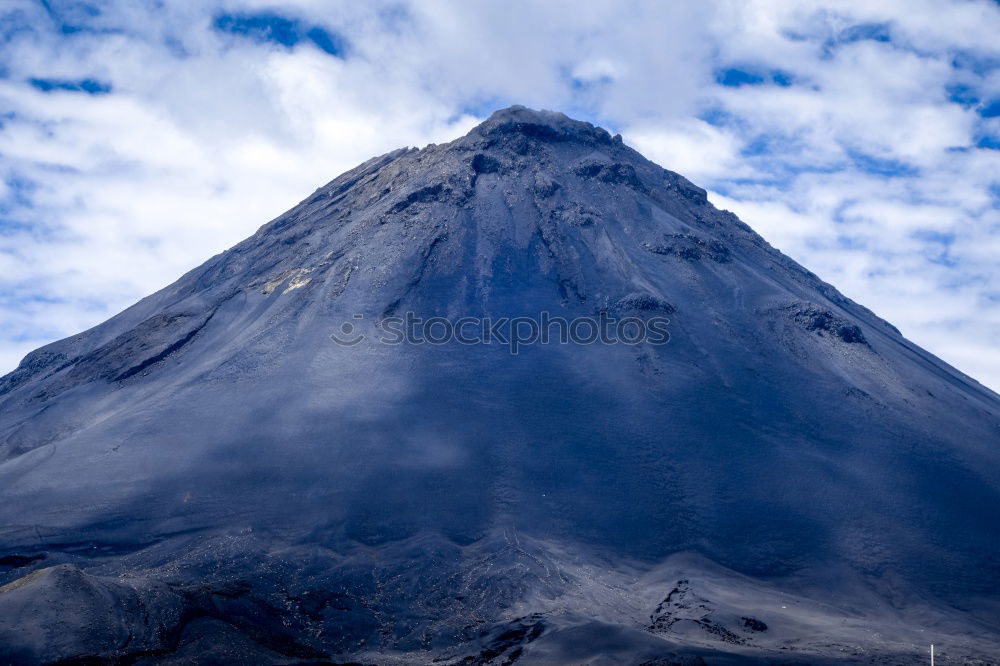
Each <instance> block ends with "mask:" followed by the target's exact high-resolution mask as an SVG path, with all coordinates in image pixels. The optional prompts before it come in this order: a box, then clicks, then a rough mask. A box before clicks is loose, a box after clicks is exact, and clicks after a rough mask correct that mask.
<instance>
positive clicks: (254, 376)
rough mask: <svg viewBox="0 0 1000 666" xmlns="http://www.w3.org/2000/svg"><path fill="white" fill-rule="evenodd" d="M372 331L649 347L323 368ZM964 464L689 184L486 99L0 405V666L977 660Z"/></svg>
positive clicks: (964, 428)
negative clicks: (427, 329)
mask: <svg viewBox="0 0 1000 666" xmlns="http://www.w3.org/2000/svg"><path fill="white" fill-rule="evenodd" d="M406 311H411V312H414V313H417V314H419V315H421V316H423V317H429V316H436V315H440V316H447V317H452V318H457V317H461V316H492V317H501V316H517V315H527V316H536V315H538V314H539V313H540V312H542V311H548V312H551V313H553V314H560V315H563V316H566V317H572V316H577V315H594V314H595V313H598V312H601V311H607V312H613V313H616V314H635V315H637V316H650V315H653V314H665V315H667V316H669V318H670V320H671V324H670V332H671V341H670V343H669V344H666V345H662V346H653V345H638V346H629V345H611V346H605V345H591V346H579V345H568V346H561V345H547V346H541V345H539V346H532V347H528V348H525V349H523V350H522V352H521V353H520V354H518V355H516V356H514V355H511V354H510V353H508V351H507V349H506V348H504V347H503V346H502V345H477V346H462V345H448V346H444V347H434V346H426V345H424V346H417V345H399V346H390V345H384V344H380V343H378V342H376V341H374V340H373V339H372V338H371V337H369V338H368V339H366V340H365V341H364V342H362V343H361V344H359V345H357V346H354V347H340V346H337V345H335V344H333V343H332V342H331V341H330V338H329V336H330V334H331V333H333V332H334V331H335V330H336V328H337V327H338V326H339V325H340V324H341V323H342V322H344V321H352V322H360V326H361V327H362V330H365V331H368V332H370V327H371V324H372V323H373V322H374V321H376V320H377V319H378V318H380V317H381V316H384V315H385V314H387V313H397V314H399V313H403V312H406ZM355 314H361V315H364V319H363V320H357V319H354V318H353V315H355ZM998 445H1000V398H998V396H997V395H996V394H994V393H992V392H991V391H989V390H988V389H985V388H984V387H982V386H980V385H979V384H978V383H976V382H975V381H973V380H972V379H970V378H968V377H966V376H964V375H962V374H961V373H959V372H958V371H956V370H955V369H953V368H951V367H949V366H948V365H946V364H945V363H943V362H941V361H940V360H938V359H936V358H935V357H933V356H932V355H930V354H928V353H927V352H926V351H924V350H922V349H920V348H919V347H917V346H915V345H913V344H912V343H910V342H909V341H907V340H905V339H904V338H903V337H902V336H901V335H900V334H899V332H898V331H897V330H896V329H895V328H893V327H892V326H891V325H890V324H888V323H887V322H885V321H883V320H881V319H879V318H878V317H876V316H875V315H874V314H873V313H871V312H870V311H868V310H867V309H865V308H864V307H862V306H860V305H858V304H856V303H854V302H852V301H850V300H849V299H847V298H845V297H844V296H842V295H841V294H840V293H839V292H837V290H836V289H834V288H833V287H831V286H830V285H828V284H825V283H824V282H822V281H821V280H819V279H818V278H817V277H816V276H815V275H813V274H812V273H810V272H809V271H807V270H805V269H804V268H802V267H801V266H799V265H798V264H796V263H795V262H794V261H792V260H790V259H789V258H787V257H785V256H784V255H782V254H781V253H780V252H778V251H777V250H775V249H774V248H772V247H771V246H769V245H768V244H767V243H766V242H765V241H764V240H763V239H762V238H761V237H760V236H758V235H757V234H755V233H754V232H753V231H752V230H751V229H750V228H749V227H748V226H746V225H745V224H744V223H742V222H741V221H740V220H738V219H737V218H736V217H735V216H733V215H732V214H731V213H728V212H725V211H719V210H717V209H716V208H714V207H713V206H712V205H711V204H709V203H708V201H707V199H706V195H705V192H704V190H702V189H700V188H698V187H696V186H695V185H693V184H691V183H690V182H689V181H687V180H686V179H684V178H683V177H681V176H679V175H677V174H675V173H672V172H670V171H666V170H664V169H662V168H661V167H659V166H657V165H655V164H653V163H651V162H649V161H647V160H646V159H644V158H643V157H642V156H641V155H639V154H638V153H636V152H635V151H634V150H632V149H630V148H629V147H627V146H625V145H624V144H623V143H622V142H621V141H620V140H618V138H617V137H615V138H612V137H611V136H610V135H609V134H608V133H607V132H605V131H604V130H602V129H599V128H595V127H593V126H591V125H589V124H587V123H581V122H576V121H573V120H570V119H568V118H566V117H565V116H563V115H561V114H555V113H550V112H536V111H531V110H528V109H524V108H521V107H514V108H511V109H508V110H505V111H501V112H498V113H496V114H494V115H493V116H492V117H491V118H490V119H489V120H488V121H486V122H485V123H483V124H482V125H480V126H479V127H477V128H476V129H475V130H473V131H472V132H471V133H470V134H469V135H467V136H465V137H463V138H461V139H458V140H456V141H454V142H452V143H450V144H446V145H440V146H429V147H427V148H424V149H422V150H416V149H410V150H398V151H395V152H392V153H389V154H387V155H384V156H381V157H378V158H375V159H373V160H370V161H368V162H366V163H365V164H362V165H361V166H359V167H357V168H356V169H354V170H352V171H349V172H348V173H345V174H343V175H342V176H340V177H339V178H337V179H336V180H334V181H333V182H331V183H330V184H328V185H326V186H324V187H322V188H320V189H319V190H317V191H316V193H315V194H314V195H312V196H311V197H310V198H308V199H307V200H306V201H304V202H302V203H301V204H299V205H298V206H296V207H295V208H293V209H292V210H290V211H289V212H288V213H286V214H284V215H282V216H281V217H279V218H278V219H276V220H274V221H273V222H271V223H269V224H267V225H265V226H264V227H262V228H261V229H260V230H259V231H258V232H257V233H256V234H255V235H254V236H253V237H251V238H249V239H247V240H246V241H244V242H242V243H240V244H239V245H237V246H236V247H234V248H233V249H231V250H229V251H227V252H225V253H223V254H221V255H218V256H217V257H214V258H213V259H211V260H210V261H208V262H207V263H206V264H204V265H203V266H201V267H200V268H198V269H195V270H194V271H192V272H190V273H188V274H187V275H185V276H184V277H182V278H181V279H180V280H179V281H178V282H176V283H175V284H173V285H171V286H170V287H167V288H166V289H164V290H162V291H160V292H158V293H157V294H154V295H152V296H150V297H148V298H146V299H144V300H143V301H141V302H139V303H138V304H136V305H135V306H133V307H131V308H129V309H128V310H126V311H125V312H123V313H121V314H120V315H118V316H116V317H114V318H112V319H110V320H109V321H107V322H106V323H104V324H101V325H100V326H97V327H96V328H94V329H91V330H89V331H86V332H84V333H81V334H79V335H77V336H74V337H72V338H68V339H66V340H63V341H60V342H57V343H54V344H52V345H48V346H47V347H44V348H42V349H40V350H38V351H36V352H33V353H32V354H30V355H29V356H28V357H26V358H25V360H24V361H23V362H22V363H21V365H20V366H19V367H18V368H17V369H16V370H15V371H14V372H13V373H11V374H9V375H7V376H6V377H4V378H2V379H0V500H2V501H0V583H6V586H4V587H2V588H0V655H3V656H4V657H6V658H7V660H8V661H10V662H11V663H38V662H56V661H59V660H72V659H76V660H82V659H96V660H98V663H101V660H104V661H105V662H107V663H118V662H121V663H196V662H203V663H204V662H209V661H213V660H215V661H217V662H222V663H251V662H252V663H298V662H316V661H323V660H331V661H335V662H336V661H352V660H353V661H360V662H364V663H379V664H382V663H429V662H430V661H431V660H433V659H437V660H439V662H438V663H445V664H452V663H454V664H457V663H466V664H472V663H478V664H501V663H514V662H515V661H516V662H517V663H524V664H544V663H602V664H604V663H608V664H613V663H621V664H633V663H635V664H639V663H647V664H668V663H702V661H704V662H705V663H709V664H716V663H718V664H724V663H742V662H744V661H754V660H757V661H761V662H762V663H767V662H768V661H769V660H778V659H780V660H782V663H852V662H857V663H869V662H879V663H882V662H880V661H879V660H884V659H893V658H898V659H904V658H905V659H909V658H915V657H914V655H917V654H921V651H922V650H923V649H924V648H925V647H926V644H928V643H931V642H935V643H938V644H941V645H942V650H944V653H945V655H946V656H950V657H951V658H953V659H954V660H955V663H962V662H961V660H962V659H965V660H967V661H966V663H995V662H991V661H990V660H991V657H990V655H995V654H1000V594H998V592H997V590H1000V559H998V557H997V552H998V546H1000V538H998V537H997V534H1000V516H998V514H997V512H996V510H995V507H996V506H997V505H998V504H1000V446H998ZM977 659H978V660H979V661H976V660H977ZM699 660H702V661H699ZM0 662H2V660H0Z"/></svg>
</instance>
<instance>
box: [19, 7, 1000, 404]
mask: <svg viewBox="0 0 1000 666" xmlns="http://www.w3.org/2000/svg"><path fill="white" fill-rule="evenodd" d="M514 103H520V104H525V105H528V106H532V107H540V108H550V109H557V110H561V111H564V112H566V113H568V114H569V115H571V116H574V117H577V118H582V119H586V120H590V121H592V122H594V123H597V124H600V125H602V126H604V127H606V128H608V129H609V130H611V131H613V132H621V133H622V134H623V135H624V137H625V141H626V142H627V143H629V144H631V145H632V146H634V147H636V148H637V149H639V150H640V151H642V152H643V153H645V154H646V155H647V156H648V157H650V158H651V159H653V160H654V161H656V162H658V163H659V164H661V165H663V166H665V167H667V168H668V169H672V170H674V171H678V172H680V173H682V174H684V175H686V176H688V177H689V178H691V179H692V180H693V181H695V182H696V183H698V184H699V185H702V186H703V187H705V188H707V189H708V190H709V191H710V193H711V195H710V196H711V199H712V201H713V202H714V203H715V204H716V205H718V206H720V207H723V208H728V209H730V210H732V211H734V212H736V213H737V214H738V215H740V216H741V217H742V218H743V219H744V220H745V221H747V222H748V223H749V224H750V225H751V226H753V227H754V228H755V229H756V230H757V231H759V232H760V233H761V234H763V235H764V237H765V238H767V239H768V240H769V241H771V243H772V244H773V245H775V246H777V247H778V248H779V249H781V250H783V251H784V252H785V253H787V254H789V255H791V256H792V257H793V258H795V259H797V260H798V261H800V262H801V263H803V264H804V265H806V266H807V267H808V268H810V269H811V270H813V271H814V272H815V273H817V274H819V275H820V276H821V277H823V278H824V279H825V280H827V281H829V282H832V283H833V284H835V285H836V286H837V287H839V288H840V289H841V290H842V291H843V292H845V293H846V294H847V295H848V296H850V297H852V298H854V299H855V300H857V301H859V302H861V303H863V304H865V305H867V306H868V307H870V308H871V309H873V310H875V312H877V313H878V314H880V315H882V316H884V317H885V318H887V319H889V320H890V321H892V322H893V323H894V324H896V325H897V326H898V327H899V328H900V329H901V330H902V331H903V333H904V334H905V335H906V336H907V337H909V338H911V339H912V340H914V341H916V342H917V343H919V344H921V345H923V346H924V347H926V348H927V349H929V350H931V351H932V352H934V353H935V354H937V355H938V356H941V357H942V358H944V359H945V360H947V361H949V362H950V363H952V364H953V365H955V366H957V367H958V368H960V369H961V370H963V371H965V372H967V373H969V374H971V375H972V376H974V377H976V378H977V379H979V380H980V381H982V382H983V383H985V384H986V385H988V386H991V387H992V388H993V389H995V390H998V389H1000V4H998V3H997V2H995V1H993V0H959V1H955V2H947V1H944V0H880V1H879V2H872V1H871V0H862V1H857V2H855V1H851V0H844V1H842V2H830V3H825V6H824V3H822V2H817V1H810V0H803V1H801V2H796V1H786V0H766V1H765V0H745V1H744V0H740V1H732V2H728V1H718V2H681V1H678V2H666V1H662V2H661V1H656V2H653V1H650V2H628V1H624V0H619V1H615V2H600V1H596V0H587V1H586V2H581V1H580V0H573V1H569V2H560V1H548V2H530V3H529V2H518V1H516V0H506V1H504V2H500V1H495V2H486V1H483V2H468V1H465V0H455V1H452V2H449V1H445V0H428V1H426V2H407V1H405V0H403V1H385V2H378V1H375V2H369V3H363V2H334V1H322V0H296V1H293V2H290V1H287V0H286V1H284V2H259V1H257V0H108V1H96V0H95V1H93V2H73V1H69V0H66V1H64V0H3V2H2V3H0V373H2V372H5V371H7V370H10V369H13V367H14V366H16V364H17V362H18V361H19V360H20V358H21V357H22V356H23V355H24V354H25V353H26V352H28V351H30V350H31V349H34V348H36V347H38V346H40V345H42V344H45V343H47V342H50V341H52V340H55V339H58V338H61V337H65V336H67V335H70V334H72V333H75V332H77V331H80V330H82V329H85V328H87V327H90V326H92V325H94V324H96V323H98V322H100V321H102V320H104V319H106V318H107V317H108V316H110V315H111V314H114V313H115V312H118V311H120V310H121V309H123V308H124V307H126V306H128V305H130V304H131V303H132V302H134V301H135V300H137V299H138V298H140V297H142V296H143V295H145V294H148V293H150V292H152V291H155V290H156V289H158V288H160V287H163V286H165V285H167V284H168V283H170V282H172V281H173V280H174V279H176V278H177V277H179V276H180V275H181V274H182V273H183V272H185V271H186V270H188V269H190V268H192V267H194V266H196V265H197V264H199V263H201V262H202V261H204V260H205V259H206V258H208V257H209V256H211V255H213V254H215V253H217V252H220V251H222V250H224V249H225V248H227V247H228V246H230V245H232V244H234V243H235V242H237V241H239V240H240V239H242V238H244V237H246V236H247V235H249V234H251V233H252V232H253V231H255V230H256V229H257V227H259V226H260V225H261V224H263V223H264V222H266V221H267V220H269V219H271V218H273V217H275V216H277V215H278V214H280V213H281V212H282V211H284V210H286V209H287V208H290V207H291V206H292V205H293V204H295V203H297V202H298V201H299V200H301V199H302V198H304V197H305V196H306V195H308V194H309V193H310V192H311V191H312V190H314V189H315V188H316V187H318V186H319V185H321V184H323V183H325V182H327V181H329V180H331V179H332V178H333V177H334V176H336V175H337V174H338V173H340V172H341V171H344V170H345V169H348V168H350V167H352V166H354V165H355V164H357V163H359V162H361V161H363V160H365V159H367V158H368V157H370V156H372V155H375V154H379V153H384V152H386V151H389V150H391V149H394V148H397V147H400V146H404V145H411V146H412V145H415V146H423V145H425V144H427V143H430V142H436V143H439V142H443V141H447V140H450V139H452V138H455V137H457V136H459V135H461V134H464V133H465V132H466V131H467V130H468V129H470V128H471V127H472V126H473V125H475V124H476V123H477V122H479V121H480V120H482V119H483V118H485V117H486V116H488V115H489V113H490V112H491V111H492V110H494V109H496V108H499V107H503V106H508V105H510V104H514Z"/></svg>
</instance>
